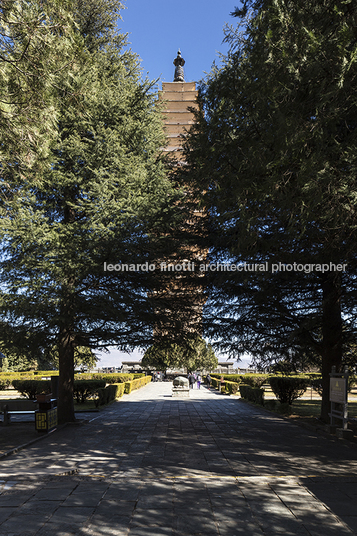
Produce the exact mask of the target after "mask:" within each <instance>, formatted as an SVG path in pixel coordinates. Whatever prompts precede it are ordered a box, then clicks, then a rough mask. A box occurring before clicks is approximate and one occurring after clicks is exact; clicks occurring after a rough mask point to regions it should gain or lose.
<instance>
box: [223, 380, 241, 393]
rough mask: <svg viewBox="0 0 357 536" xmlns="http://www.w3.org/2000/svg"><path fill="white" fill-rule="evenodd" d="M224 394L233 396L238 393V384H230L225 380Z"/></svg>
mask: <svg viewBox="0 0 357 536" xmlns="http://www.w3.org/2000/svg"><path fill="white" fill-rule="evenodd" d="M225 385H226V393H229V394H230V395H235V394H237V393H238V391H239V384H238V383H237V382H234V381H233V382H230V381H228V380H226V383H225Z"/></svg>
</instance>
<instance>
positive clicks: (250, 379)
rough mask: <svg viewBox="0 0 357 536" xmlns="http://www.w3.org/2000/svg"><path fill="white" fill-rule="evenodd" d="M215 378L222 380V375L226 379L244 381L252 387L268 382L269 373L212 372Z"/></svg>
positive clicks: (237, 381)
mask: <svg viewBox="0 0 357 536" xmlns="http://www.w3.org/2000/svg"><path fill="white" fill-rule="evenodd" d="M211 377H212V380H213V378H217V379H218V380H220V379H221V378H222V377H223V379H224V380H226V381H231V382H236V383H244V385H250V386H251V387H261V386H262V385H264V383H267V381H268V378H269V375H268V374H258V373H257V374H216V373H214V374H211Z"/></svg>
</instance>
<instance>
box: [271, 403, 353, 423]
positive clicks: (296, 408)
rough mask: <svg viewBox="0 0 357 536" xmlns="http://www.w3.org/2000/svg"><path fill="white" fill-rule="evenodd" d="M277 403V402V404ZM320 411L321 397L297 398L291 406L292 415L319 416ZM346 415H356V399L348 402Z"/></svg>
mask: <svg viewBox="0 0 357 536" xmlns="http://www.w3.org/2000/svg"><path fill="white" fill-rule="evenodd" d="M278 405H279V404H278ZM320 413H321V399H318V400H316V399H315V400H314V399H313V400H306V399H301V398H300V399H298V400H294V402H293V404H292V406H291V416H292V417H298V418H299V417H303V418H319V417H320ZM348 416H349V417H357V401H356V402H352V401H350V402H349V403H348Z"/></svg>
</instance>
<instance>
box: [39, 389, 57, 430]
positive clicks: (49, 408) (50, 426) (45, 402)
mask: <svg viewBox="0 0 357 536" xmlns="http://www.w3.org/2000/svg"><path fill="white" fill-rule="evenodd" d="M36 399H37V402H38V408H39V409H38V410H37V411H36V412H35V427H36V430H37V431H38V432H45V433H48V432H51V430H54V429H55V428H56V426H57V398H52V393H50V394H48V395H37V396H36Z"/></svg>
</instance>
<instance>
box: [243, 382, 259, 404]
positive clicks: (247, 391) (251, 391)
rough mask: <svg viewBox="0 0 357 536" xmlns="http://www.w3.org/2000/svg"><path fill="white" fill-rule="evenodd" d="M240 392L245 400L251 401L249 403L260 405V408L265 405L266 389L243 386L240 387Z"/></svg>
mask: <svg viewBox="0 0 357 536" xmlns="http://www.w3.org/2000/svg"><path fill="white" fill-rule="evenodd" d="M239 392H240V396H241V397H242V398H244V399H245V400H249V402H254V404H259V405H260V406H263V405H264V389H260V388H259V387H252V386H251V385H244V384H241V385H240V386H239Z"/></svg>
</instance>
